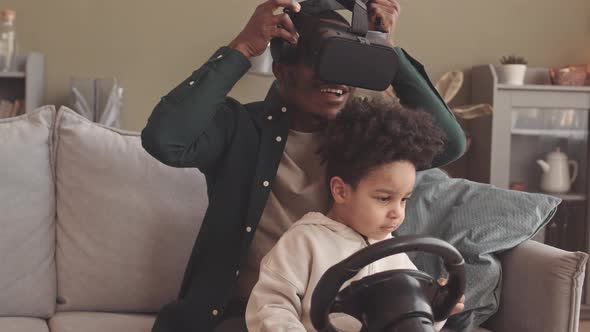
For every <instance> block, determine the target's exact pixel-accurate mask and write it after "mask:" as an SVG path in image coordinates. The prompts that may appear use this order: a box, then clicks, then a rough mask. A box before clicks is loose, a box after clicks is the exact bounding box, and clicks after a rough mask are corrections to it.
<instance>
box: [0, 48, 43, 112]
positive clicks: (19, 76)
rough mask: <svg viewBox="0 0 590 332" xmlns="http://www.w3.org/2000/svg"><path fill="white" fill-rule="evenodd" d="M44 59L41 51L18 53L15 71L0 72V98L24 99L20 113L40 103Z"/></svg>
mask: <svg viewBox="0 0 590 332" xmlns="http://www.w3.org/2000/svg"><path fill="white" fill-rule="evenodd" d="M44 64H45V59H44V56H43V54H41V53H29V54H26V55H19V56H17V58H16V68H17V71H14V72H0V99H4V100H8V101H10V102H14V101H15V100H22V101H24V107H23V109H21V112H20V113H23V112H30V111H32V110H34V109H35V108H37V107H39V106H41V105H42V102H43V82H44Z"/></svg>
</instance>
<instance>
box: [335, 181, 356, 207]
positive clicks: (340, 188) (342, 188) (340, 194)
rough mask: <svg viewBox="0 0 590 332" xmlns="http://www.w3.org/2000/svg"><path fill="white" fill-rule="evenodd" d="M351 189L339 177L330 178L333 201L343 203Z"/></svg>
mask: <svg viewBox="0 0 590 332" xmlns="http://www.w3.org/2000/svg"><path fill="white" fill-rule="evenodd" d="M351 191H352V188H351V187H350V186H349V185H348V184H347V183H346V182H344V180H342V178H341V177H339V176H334V177H332V178H331V179H330V192H331V193H332V198H333V199H334V203H336V204H342V203H345V202H346V201H347V200H348V198H349V197H350V193H351Z"/></svg>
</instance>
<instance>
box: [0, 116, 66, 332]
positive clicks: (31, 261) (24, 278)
mask: <svg viewBox="0 0 590 332" xmlns="http://www.w3.org/2000/svg"><path fill="white" fill-rule="evenodd" d="M54 119H55V109H54V108H53V107H51V106H46V107H41V108H40V109H37V110H35V111H34V112H31V113H27V114H25V115H21V116H18V117H14V118H9V119H2V120H0V156H2V157H1V158H0V183H1V185H0V211H1V212H0V263H1V264H2V267H0V316H30V317H43V318H46V317H50V316H51V315H52V314H53V312H54V310H55V294H56V286H55V284H56V281H55V259H54V254H55V194H54V189H55V188H54V184H53V170H52V166H51V156H52V155H51V152H52V148H53V141H52V132H53V131H52V130H53V123H54ZM0 330H2V331H4V330H3V329H1V328H0Z"/></svg>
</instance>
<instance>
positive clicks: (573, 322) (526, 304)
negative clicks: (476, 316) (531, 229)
mask: <svg viewBox="0 0 590 332" xmlns="http://www.w3.org/2000/svg"><path fill="white" fill-rule="evenodd" d="M500 258H501V260H502V295H501V297H500V307H499V309H498V312H497V313H496V314H495V315H494V316H493V317H491V318H490V319H489V320H488V321H487V322H486V323H485V324H484V325H483V326H484V327H486V328H488V329H491V330H493V331H499V332H502V331H520V332H528V331H535V332H540V331H551V332H554V331H563V332H569V331H572V332H573V331H578V325H579V319H580V301H581V298H582V285H583V283H584V275H585V270H586V261H587V260H588V255H587V254H585V253H582V252H569V251H565V250H561V249H557V248H554V247H551V246H548V245H545V244H542V243H539V242H536V241H530V240H529V241H526V242H524V243H523V244H521V245H519V246H518V247H516V248H514V249H512V250H510V251H507V252H506V253H504V254H502V256H501V257H500Z"/></svg>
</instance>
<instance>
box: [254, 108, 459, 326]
mask: <svg viewBox="0 0 590 332" xmlns="http://www.w3.org/2000/svg"><path fill="white" fill-rule="evenodd" d="M443 146H444V139H443V134H442V132H441V131H440V129H438V128H437V127H436V126H435V125H434V124H433V122H432V119H431V117H430V116H429V115H428V114H427V113H424V112H417V111H411V110H407V109H405V108H402V107H394V106H391V105H389V104H386V103H385V102H382V101H376V100H374V101H367V100H366V99H354V100H352V101H351V102H350V103H349V104H348V105H347V106H346V107H345V108H344V109H343V110H342V112H341V113H340V114H338V115H337V117H336V118H335V119H334V120H332V121H330V122H329V123H328V124H327V127H326V128H325V130H324V131H323V132H322V144H321V148H320V151H319V152H318V153H319V154H320V156H321V158H322V160H323V161H324V162H326V163H327V165H326V178H327V179H328V187H329V191H330V193H331V195H332V199H333V202H332V206H331V208H330V210H329V212H328V213H327V214H326V215H323V214H321V213H318V212H310V213H307V214H305V215H304V216H303V217H302V218H301V219H300V220H299V221H297V222H296V223H295V224H293V225H292V226H291V228H290V229H289V230H288V231H287V232H286V233H285V234H284V235H283V236H282V237H281V238H280V240H279V241H278V242H277V244H276V245H275V247H274V248H273V249H272V250H271V251H270V252H269V253H268V254H267V255H266V256H265V257H264V259H263V260H262V262H261V264H260V276H259V280H258V282H257V283H256V286H255V287H254V289H253V291H252V294H251V296H250V299H249V302H248V305H247V309H246V323H247V325H248V331H252V332H258V331H286V330H288V331H315V329H314V328H313V325H312V323H311V321H310V316H309V310H310V306H311V296H312V294H313V291H314V289H315V286H316V284H317V282H318V281H319V279H320V277H321V276H322V275H323V274H324V272H325V271H326V270H327V269H328V268H329V267H331V266H333V265H334V264H336V263H338V262H340V261H342V260H343V259H345V258H347V257H349V256H350V255H352V254H353V253H355V252H357V251H358V250H360V249H362V248H364V247H366V246H369V245H371V244H373V243H375V242H378V241H381V240H384V239H387V238H391V233H392V232H393V231H395V230H396V229H397V228H398V227H399V226H400V225H401V223H402V222H403V220H404V216H405V206H406V201H407V200H408V199H410V196H411V194H412V190H413V187H414V182H415V179H416V170H417V169H423V168H427V167H429V166H430V164H431V162H432V160H433V158H434V157H435V156H436V154H437V153H439V152H440V151H442V148H443ZM392 269H416V267H415V266H414V264H412V262H411V261H410V259H409V258H408V256H407V255H405V254H398V255H394V256H390V257H386V258H384V259H381V260H379V261H377V262H374V263H372V264H370V265H368V266H367V267H365V268H364V269H363V270H361V271H360V272H359V273H358V274H357V275H356V276H355V277H354V278H353V280H359V279H362V278H363V277H365V276H367V275H369V274H374V273H378V272H382V271H387V270H392ZM346 285H347V284H345V286H346ZM462 308H463V304H462V303H460V304H458V305H457V307H456V308H455V310H454V311H453V312H454V313H456V312H458V311H461V310H462ZM339 318H344V317H342V316H341V317H339ZM335 324H337V325H338V326H339V327H341V328H343V329H344V330H345V331H357V330H358V329H359V328H360V324H359V323H358V322H356V323H355V322H353V321H352V320H351V319H346V318H344V319H337V320H336V321H335ZM443 324H444V322H439V323H437V324H436V327H437V330H438V329H440V327H442V325H443Z"/></svg>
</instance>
